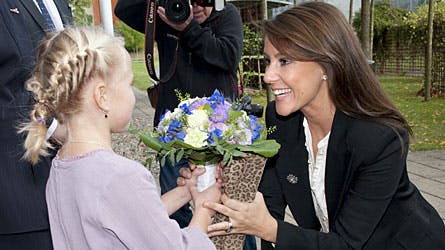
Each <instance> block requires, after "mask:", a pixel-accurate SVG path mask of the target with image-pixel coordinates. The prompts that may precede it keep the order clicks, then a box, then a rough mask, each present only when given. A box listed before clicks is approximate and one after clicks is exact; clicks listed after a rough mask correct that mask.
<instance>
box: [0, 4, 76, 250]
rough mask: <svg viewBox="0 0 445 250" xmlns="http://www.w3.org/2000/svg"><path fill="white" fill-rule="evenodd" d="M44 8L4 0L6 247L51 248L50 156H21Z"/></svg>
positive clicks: (1, 182) (1, 78)
mask: <svg viewBox="0 0 445 250" xmlns="http://www.w3.org/2000/svg"><path fill="white" fill-rule="evenodd" d="M41 1H42V0H38V1H36V2H41ZM43 2H45V3H47V2H49V1H47V0H44V1H43ZM54 3H57V4H56V5H55V6H57V7H56V13H57V12H59V13H60V16H59V18H60V19H61V20H64V21H63V23H66V24H68V23H71V22H72V16H71V14H70V13H69V12H70V9H69V7H68V3H67V1H65V0H55V2H54ZM53 10H54V9H53ZM47 11H48V10H47ZM41 13H42V12H41V11H40V10H39V8H38V7H37V5H36V4H35V3H34V1H30V0H20V1H19V0H2V1H0V32H1V34H2V35H1V36H0V141H1V143H0V161H1V162H2V163H1V165H0V249H2V250H15V249H17V250H18V249H20V250H23V249H37V250H39V249H52V242H51V235H50V232H49V223H48V216H47V208H46V201H45V185H46V180H47V178H48V173H49V168H50V164H51V159H50V158H49V157H48V158H43V159H41V161H40V162H39V163H38V164H37V165H35V166H31V165H30V164H29V163H27V162H26V161H24V160H22V155H23V146H22V143H23V140H24V137H23V135H19V134H17V124H19V122H20V121H23V120H24V119H26V117H28V110H29V106H30V104H31V96H30V94H29V92H28V91H26V90H25V88H24V83H25V81H26V80H27V79H28V77H29V76H30V72H31V71H32V68H33V64H34V60H35V52H36V47H37V45H38V43H39V42H40V40H41V39H42V38H43V36H44V35H45V32H46V31H48V26H47V24H46V23H45V20H43V21H42V19H43V17H42V14H41ZM62 28H63V26H62Z"/></svg>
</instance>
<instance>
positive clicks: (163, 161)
mask: <svg viewBox="0 0 445 250" xmlns="http://www.w3.org/2000/svg"><path fill="white" fill-rule="evenodd" d="M165 157H166V155H164V156H163V157H162V158H161V167H163V166H165Z"/></svg>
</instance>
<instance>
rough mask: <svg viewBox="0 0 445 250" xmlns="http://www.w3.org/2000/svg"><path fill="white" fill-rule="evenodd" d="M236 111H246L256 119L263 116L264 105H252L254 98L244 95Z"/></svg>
mask: <svg viewBox="0 0 445 250" xmlns="http://www.w3.org/2000/svg"><path fill="white" fill-rule="evenodd" d="M235 110H244V111H246V113H247V114H248V115H253V116H256V117H262V116H263V110H264V108H263V105H261V104H255V103H252V98H250V96H247V95H243V96H242V97H241V98H240V99H239V100H238V101H237V102H236V103H235Z"/></svg>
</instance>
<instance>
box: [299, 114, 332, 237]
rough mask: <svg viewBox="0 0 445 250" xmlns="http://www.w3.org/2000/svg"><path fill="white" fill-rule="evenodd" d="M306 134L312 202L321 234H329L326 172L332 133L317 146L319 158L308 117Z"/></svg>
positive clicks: (305, 122)
mask: <svg viewBox="0 0 445 250" xmlns="http://www.w3.org/2000/svg"><path fill="white" fill-rule="evenodd" d="M303 127H304V134H305V136H306V144H305V145H306V150H307V152H308V166H309V182H310V185H311V191H312V200H313V202H314V208H315V214H316V215H317V218H318V220H319V221H320V225H321V232H325V233H327V232H329V218H328V208H327V205H326V193H325V182H324V180H325V170H326V153H327V151H328V142H329V136H330V135H331V132H329V133H328V134H327V135H326V136H325V137H324V138H323V139H321V140H320V142H318V144H317V148H318V152H317V156H316V157H315V156H314V152H313V150H312V135H311V131H310V129H309V125H308V123H307V120H306V117H305V118H304V120H303Z"/></svg>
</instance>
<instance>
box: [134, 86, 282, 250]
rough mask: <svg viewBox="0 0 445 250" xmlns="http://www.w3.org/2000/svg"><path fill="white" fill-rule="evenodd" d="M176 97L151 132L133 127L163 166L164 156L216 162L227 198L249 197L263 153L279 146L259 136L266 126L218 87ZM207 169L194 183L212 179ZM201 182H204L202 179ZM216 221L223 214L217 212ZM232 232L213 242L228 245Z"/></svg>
mask: <svg viewBox="0 0 445 250" xmlns="http://www.w3.org/2000/svg"><path fill="white" fill-rule="evenodd" d="M179 97H180V101H181V102H180V103H179V105H178V107H177V108H175V109H174V110H173V111H170V110H167V111H166V112H165V113H164V114H163V115H162V116H161V119H160V122H159V124H158V126H157V127H156V128H155V129H154V131H153V132H143V131H136V133H137V134H138V135H139V138H140V139H141V141H142V142H143V143H144V144H145V145H146V146H148V147H150V148H151V149H153V150H155V151H156V154H157V155H158V157H159V158H160V159H161V166H162V165H164V164H165V161H166V160H167V159H168V160H169V161H170V162H171V163H175V162H178V161H179V160H181V159H182V158H185V159H187V160H188V161H189V162H192V163H194V164H196V165H201V166H202V165H204V166H206V165H209V164H215V163H220V164H221V166H222V167H223V176H224V177H223V190H224V192H225V193H226V194H227V195H228V196H229V197H231V198H235V199H238V200H241V201H247V202H250V201H252V200H253V198H254V197H255V193H256V190H257V188H258V184H259V180H260V179H261V176H262V173H263V169H264V165H265V162H266V158H267V157H272V156H274V155H275V154H276V153H277V152H278V150H279V148H280V145H279V144H278V143H277V142H276V141H275V140H266V139H264V138H263V135H265V133H263V130H264V126H262V125H261V124H260V122H259V121H258V119H257V118H256V117H255V116H252V115H248V114H247V113H246V112H245V111H244V110H242V108H243V105H242V102H234V103H229V102H227V101H226V100H224V96H223V95H221V93H220V92H219V91H218V90H215V92H214V93H213V95H212V96H210V97H201V98H200V97H196V98H190V97H189V96H187V95H186V96H181V95H180V94H179ZM206 170H207V171H206V173H205V174H204V175H209V174H210V175H212V174H213V176H210V177H207V178H206V177H205V176H203V177H201V176H200V177H199V178H198V188H199V186H203V188H202V189H205V187H207V186H210V185H212V184H213V183H214V182H215V178H214V172H212V171H209V169H207V167H206ZM202 181H203V182H205V183H201V184H200V182H202ZM218 220H227V218H225V217H224V216H222V215H218V216H217V221H218ZM233 236H234V235H230V236H223V237H222V238H221V237H220V238H219V239H218V238H217V237H215V238H216V239H215V240H214V242H215V241H216V242H215V245H216V246H217V248H219V249H229V248H227V246H224V245H225V243H224V242H226V239H228V237H229V238H230V237H233ZM234 241H236V242H238V243H237V244H234ZM243 241H244V235H242V236H241V238H240V237H239V235H238V236H236V239H235V238H234V239H232V240H230V245H231V249H241V248H242V243H243ZM227 242H229V241H227ZM226 245H227V244H226ZM239 246H240V247H241V248H239Z"/></svg>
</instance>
